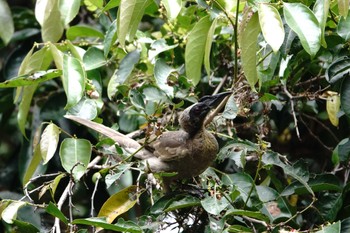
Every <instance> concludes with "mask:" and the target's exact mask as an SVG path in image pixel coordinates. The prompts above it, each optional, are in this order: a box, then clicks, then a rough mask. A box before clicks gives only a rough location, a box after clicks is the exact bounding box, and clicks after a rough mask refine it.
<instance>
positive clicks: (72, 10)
mask: <svg viewBox="0 0 350 233" xmlns="http://www.w3.org/2000/svg"><path fill="white" fill-rule="evenodd" d="M59 9H60V14H61V20H62V23H63V25H64V26H67V25H68V24H69V23H70V22H71V21H72V20H73V19H74V18H75V16H77V14H78V13H79V9H80V0H60V1H59Z"/></svg>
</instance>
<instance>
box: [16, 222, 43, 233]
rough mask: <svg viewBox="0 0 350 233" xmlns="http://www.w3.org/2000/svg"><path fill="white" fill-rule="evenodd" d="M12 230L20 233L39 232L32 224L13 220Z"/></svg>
mask: <svg viewBox="0 0 350 233" xmlns="http://www.w3.org/2000/svg"><path fill="white" fill-rule="evenodd" d="M12 226H13V229H16V232H19V233H22V232H25V233H38V232H40V230H39V229H38V228H36V227H35V226H34V225H33V224H31V223H29V222H24V221H20V220H13V224H12Z"/></svg>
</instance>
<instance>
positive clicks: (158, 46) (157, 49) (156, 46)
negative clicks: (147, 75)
mask: <svg viewBox="0 0 350 233" xmlns="http://www.w3.org/2000/svg"><path fill="white" fill-rule="evenodd" d="M177 46H178V44H174V45H168V44H167V42H166V41H165V40H164V39H160V40H156V41H154V42H153V43H152V44H151V48H150V50H148V60H150V61H151V62H152V63H154V59H155V57H156V56H157V55H158V54H160V53H162V52H164V51H168V50H171V49H173V48H176V47H177Z"/></svg>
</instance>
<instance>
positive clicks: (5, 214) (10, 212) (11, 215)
mask: <svg viewBox="0 0 350 233" xmlns="http://www.w3.org/2000/svg"><path fill="white" fill-rule="evenodd" d="M25 205H26V203H25V202H24V201H13V202H11V203H10V204H9V205H8V206H7V207H6V208H5V209H4V210H3V211H2V213H1V218H2V220H3V221H4V222H6V223H8V224H12V223H13V222H14V220H15V219H16V218H17V212H18V210H19V209H20V208H21V207H23V206H25Z"/></svg>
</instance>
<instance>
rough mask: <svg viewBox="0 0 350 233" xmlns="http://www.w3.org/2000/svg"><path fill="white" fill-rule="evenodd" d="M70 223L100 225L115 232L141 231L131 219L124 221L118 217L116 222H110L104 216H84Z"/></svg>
mask: <svg viewBox="0 0 350 233" xmlns="http://www.w3.org/2000/svg"><path fill="white" fill-rule="evenodd" d="M72 224H81V225H88V226H95V227H101V228H103V229H106V230H112V231H115V232H130V233H141V232H143V231H142V230H141V228H140V226H138V225H136V224H135V223H133V222H131V221H124V220H123V219H121V218H119V219H118V222H117V223H116V224H110V223H107V222H106V218H104V217H94V218H84V219H75V220H74V221H73V222H72Z"/></svg>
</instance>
